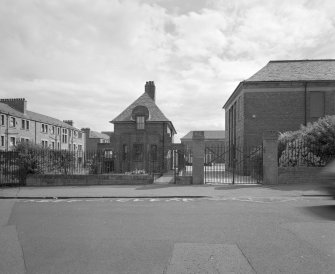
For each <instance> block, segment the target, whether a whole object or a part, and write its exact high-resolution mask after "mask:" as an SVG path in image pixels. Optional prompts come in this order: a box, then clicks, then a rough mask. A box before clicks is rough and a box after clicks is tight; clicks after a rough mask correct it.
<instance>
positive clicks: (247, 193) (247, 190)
mask: <svg viewBox="0 0 335 274" xmlns="http://www.w3.org/2000/svg"><path fill="white" fill-rule="evenodd" d="M323 195H326V193H325V192H324V190H323V189H322V187H321V186H320V185H312V184H300V185H272V186H265V185H249V186H248V185H187V186H185V185H155V184H153V185H128V186H112V185H109V186H106V185H104V186H59V187H18V188H0V199H26V198H27V199H29V198H35V199H39V198H40V199H43V198H49V199H53V198H58V199H62V198H63V199H67V198H145V197H149V198H150V197H156V198H164V197H177V198H178V197H189V198H201V197H299V196H323Z"/></svg>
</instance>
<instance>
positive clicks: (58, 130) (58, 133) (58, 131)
mask: <svg viewBox="0 0 335 274" xmlns="http://www.w3.org/2000/svg"><path fill="white" fill-rule="evenodd" d="M57 135H60V128H59V127H58V128H57Z"/></svg>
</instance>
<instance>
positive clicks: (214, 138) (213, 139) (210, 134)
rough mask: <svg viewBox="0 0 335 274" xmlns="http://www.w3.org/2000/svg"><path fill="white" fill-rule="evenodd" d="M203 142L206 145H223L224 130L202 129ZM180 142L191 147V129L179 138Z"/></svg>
mask: <svg viewBox="0 0 335 274" xmlns="http://www.w3.org/2000/svg"><path fill="white" fill-rule="evenodd" d="M203 132H204V142H205V145H206V146H213V147H214V146H223V145H224V141H225V131H224V130H204V131H203ZM180 141H181V143H182V144H183V145H184V146H185V147H187V148H192V144H193V142H194V140H193V131H190V132H189V133H187V134H186V135H185V136H184V137H182V138H180Z"/></svg>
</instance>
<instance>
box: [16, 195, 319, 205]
mask: <svg viewBox="0 0 335 274" xmlns="http://www.w3.org/2000/svg"><path fill="white" fill-rule="evenodd" d="M303 200H304V201H310V200H311V199H308V198H306V197H247V196H245V197H208V198H197V199H194V198H112V199H110V198H109V199H108V198H96V199H94V198H92V199H24V200H19V201H20V202H22V203H61V202H65V203H76V202H106V201H110V202H119V203H125V202H135V203H136V202H152V203H154V202H183V203H187V202H201V201H213V202H223V201H234V202H246V203H262V204H267V203H285V202H294V201H303ZM313 200H315V198H314V199H313Z"/></svg>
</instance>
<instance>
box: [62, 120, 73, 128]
mask: <svg viewBox="0 0 335 274" xmlns="http://www.w3.org/2000/svg"><path fill="white" fill-rule="evenodd" d="M63 122H64V123H66V124H68V125H70V126H71V127H73V120H63Z"/></svg>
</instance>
